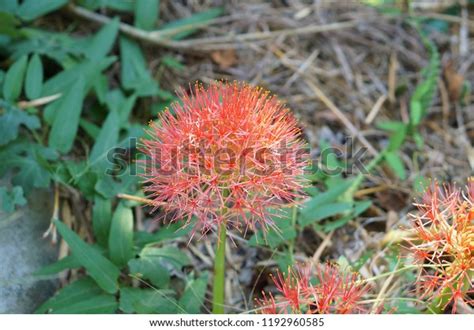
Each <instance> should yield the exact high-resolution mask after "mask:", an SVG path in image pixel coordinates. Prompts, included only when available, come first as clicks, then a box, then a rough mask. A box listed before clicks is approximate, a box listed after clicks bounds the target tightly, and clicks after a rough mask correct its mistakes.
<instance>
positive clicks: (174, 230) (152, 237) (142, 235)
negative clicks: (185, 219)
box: [134, 223, 193, 247]
mask: <svg viewBox="0 0 474 330" xmlns="http://www.w3.org/2000/svg"><path fill="white" fill-rule="evenodd" d="M192 227H193V226H192V225H190V226H187V227H186V228H182V225H181V224H179V223H173V224H169V225H166V226H164V227H163V228H160V229H159V230H158V231H157V232H156V233H149V232H146V231H136V232H135V233H134V234H135V237H134V240H135V244H136V245H138V246H140V247H143V246H145V245H148V244H156V243H160V242H163V241H166V240H171V239H175V238H178V237H182V236H186V235H187V234H189V233H190V232H191V230H192Z"/></svg>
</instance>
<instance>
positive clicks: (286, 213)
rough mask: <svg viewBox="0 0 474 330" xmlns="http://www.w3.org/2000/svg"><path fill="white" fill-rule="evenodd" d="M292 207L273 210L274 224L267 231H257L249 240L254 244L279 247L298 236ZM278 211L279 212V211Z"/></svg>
mask: <svg viewBox="0 0 474 330" xmlns="http://www.w3.org/2000/svg"><path fill="white" fill-rule="evenodd" d="M292 211H293V210H292V209H291V208H285V209H282V210H273V212H275V213H276V214H274V216H273V217H272V220H273V224H272V226H270V227H269V228H268V229H267V230H266V231H263V230H259V231H257V232H256V233H255V234H254V235H253V236H252V237H251V238H250V240H249V244H250V245H252V246H257V245H261V246H269V247H270V248H273V249H274V248H277V247H278V246H279V245H281V244H283V243H284V242H287V241H289V240H292V239H294V238H296V236H297V233H296V229H295V227H294V226H293V224H292ZM277 212H278V213H277Z"/></svg>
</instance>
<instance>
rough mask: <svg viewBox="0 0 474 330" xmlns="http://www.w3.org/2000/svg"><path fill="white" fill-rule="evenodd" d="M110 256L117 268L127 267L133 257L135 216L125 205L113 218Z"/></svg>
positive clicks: (120, 205) (119, 207)
mask: <svg viewBox="0 0 474 330" xmlns="http://www.w3.org/2000/svg"><path fill="white" fill-rule="evenodd" d="M109 255H110V260H112V261H113V262H114V263H115V264H116V265H117V266H123V265H125V264H126V263H127V262H128V261H129V260H130V259H131V258H132V257H133V214H132V210H131V209H130V208H128V207H126V206H124V205H123V203H120V204H119V205H118V207H117V209H116V210H115V212H114V215H113V217H112V224H111V226H110V234H109Z"/></svg>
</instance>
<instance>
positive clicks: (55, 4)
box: [17, 0, 68, 21]
mask: <svg viewBox="0 0 474 330" xmlns="http://www.w3.org/2000/svg"><path fill="white" fill-rule="evenodd" d="M67 2H68V0H41V1H38V0H24V1H23V2H22V4H21V5H20V7H19V8H18V11H17V15H18V16H20V18H21V19H22V20H24V21H32V20H34V19H36V18H38V17H40V16H43V15H45V14H48V13H50V12H52V11H54V10H56V9H58V8H60V7H62V6H64V5H65V4H66V3H67Z"/></svg>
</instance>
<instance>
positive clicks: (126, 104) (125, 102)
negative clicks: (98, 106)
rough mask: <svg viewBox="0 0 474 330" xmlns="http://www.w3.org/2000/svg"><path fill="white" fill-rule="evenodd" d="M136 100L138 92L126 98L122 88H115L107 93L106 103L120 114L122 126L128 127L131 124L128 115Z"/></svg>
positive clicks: (111, 109)
mask: <svg viewBox="0 0 474 330" xmlns="http://www.w3.org/2000/svg"><path fill="white" fill-rule="evenodd" d="M136 100H137V95H136V94H133V95H131V96H130V97H128V98H126V97H125V96H124V95H123V93H122V91H121V90H120V89H115V90H112V91H110V92H109V93H108V94H107V96H106V98H105V103H106V104H107V107H108V108H109V110H110V111H115V112H117V113H118V114H119V116H120V126H121V127H126V126H128V125H129V121H128V119H129V118H128V117H129V115H130V112H131V111H132V109H133V106H134V105H135V102H136Z"/></svg>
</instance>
